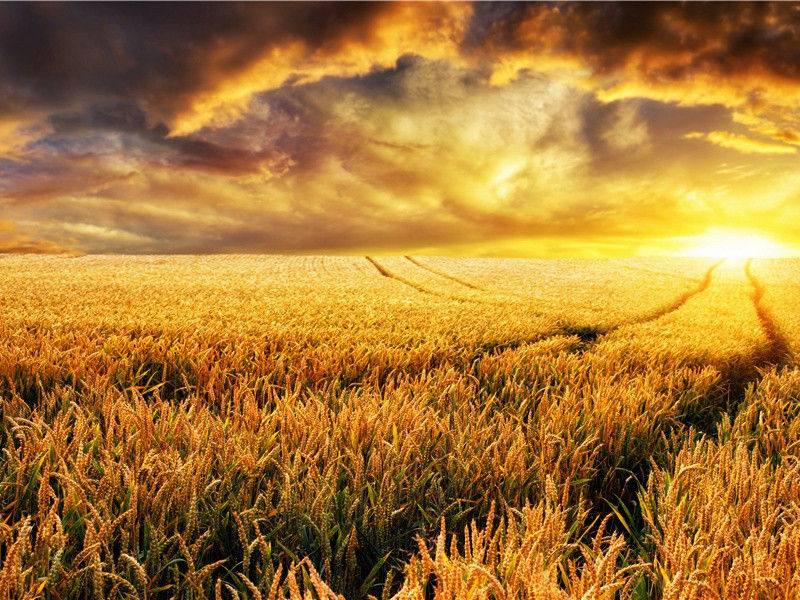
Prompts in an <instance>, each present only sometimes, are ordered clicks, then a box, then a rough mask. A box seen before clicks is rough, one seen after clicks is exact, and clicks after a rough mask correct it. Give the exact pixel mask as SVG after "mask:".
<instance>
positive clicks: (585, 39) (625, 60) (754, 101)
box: [465, 2, 800, 141]
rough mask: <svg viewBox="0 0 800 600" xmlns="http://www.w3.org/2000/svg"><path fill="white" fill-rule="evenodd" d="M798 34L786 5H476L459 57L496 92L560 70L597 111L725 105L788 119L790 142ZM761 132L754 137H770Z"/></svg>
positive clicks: (798, 16) (797, 21)
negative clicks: (479, 70)
mask: <svg viewBox="0 0 800 600" xmlns="http://www.w3.org/2000/svg"><path fill="white" fill-rule="evenodd" d="M798 28H800V11H798V10H797V7H796V6H795V5H793V4H791V3H749V2H742V3H734V4H725V5H720V4H717V3H666V2H658V3H606V2H596V3H594V2H593V3H568V4H560V5H552V4H545V3H541V4H526V5H516V6H514V7H513V8H507V7H506V8H496V7H491V6H485V5H479V6H478V8H477V9H476V13H475V16H474V18H473V25H472V28H471V31H470V33H469V34H468V36H467V38H466V40H465V49H466V51H467V52H470V53H471V54H472V56H474V57H476V59H478V60H482V61H484V63H486V64H487V65H488V67H489V68H491V69H492V70H493V74H492V80H493V81H494V82H495V83H497V84H504V83H507V82H508V81H510V80H513V79H514V78H516V77H518V76H519V74H520V73H523V72H526V71H543V70H551V71H558V70H561V71H562V76H566V77H568V78H570V79H572V80H574V81H577V82H580V83H581V85H583V86H585V87H586V88H587V89H591V90H593V91H594V93H595V94H596V95H597V97H598V98H599V99H600V100H602V101H604V102H611V101H615V100H620V99H625V98H651V99H655V100H659V101H662V102H676V103H680V104H683V105H696V104H722V105H724V106H727V107H731V108H735V109H737V111H741V112H742V113H747V114H749V115H750V116H751V118H755V119H759V118H761V119H765V120H766V121H770V120H772V119H773V118H774V117H775V116H776V115H777V114H778V113H783V114H784V115H785V114H787V113H790V112H794V116H792V117H791V118H790V119H789V120H790V126H789V128H788V129H789V130H791V132H792V133H791V135H795V131H796V129H797V118H796V108H797V98H798V97H800V96H799V94H800V44H798V41H799V40H798V35H797V31H798ZM763 125H764V124H763V123H762V127H760V131H758V133H760V134H762V135H770V134H772V133H773V132H771V131H770V130H769V127H764V126H763ZM786 130H787V128H786V127H783V128H775V131H774V134H776V135H775V137H777V138H779V139H780V133H781V132H785V131H786ZM770 137H772V135H770ZM783 137H784V141H787V140H786V139H785V135H784V136H783Z"/></svg>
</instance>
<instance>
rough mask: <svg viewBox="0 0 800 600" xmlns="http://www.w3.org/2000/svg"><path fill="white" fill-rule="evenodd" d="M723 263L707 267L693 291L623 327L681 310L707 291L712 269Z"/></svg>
mask: <svg viewBox="0 0 800 600" xmlns="http://www.w3.org/2000/svg"><path fill="white" fill-rule="evenodd" d="M723 261H724V259H723V260H720V261H717V262H716V263H714V264H713V265H711V266H710V267H709V269H708V271H706V272H705V274H704V275H703V279H702V280H700V283H699V284H698V285H697V287H695V288H694V289H691V290H689V291H688V292H686V293H685V294H683V295H681V296H679V297H678V298H676V299H675V301H674V302H673V303H672V304H669V305H667V306H665V307H663V308H661V309H659V310H657V311H655V312H654V313H651V314H649V315H646V316H644V317H642V318H641V319H637V320H635V321H630V322H628V323H625V325H640V324H642V323H649V322H650V321H655V320H656V319H660V318H661V317H663V316H664V315H668V314H669V313H671V312H675V311H676V310H678V309H679V308H681V307H682V306H683V305H684V304H686V302H688V301H689V299H690V298H692V297H694V296H696V295H697V294H699V293H701V292H704V291H706V290H707V289H708V286H709V285H711V276H712V274H713V273H714V269H716V268H717V267H718V266H720V265H721V264H722V263H723ZM618 327H621V325H620V326H618Z"/></svg>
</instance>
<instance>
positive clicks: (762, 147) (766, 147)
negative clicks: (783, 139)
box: [684, 131, 797, 154]
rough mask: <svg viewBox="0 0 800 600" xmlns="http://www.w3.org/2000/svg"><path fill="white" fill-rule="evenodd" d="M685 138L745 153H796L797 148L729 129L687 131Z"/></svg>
mask: <svg viewBox="0 0 800 600" xmlns="http://www.w3.org/2000/svg"><path fill="white" fill-rule="evenodd" d="M684 137H685V138H686V139H704V140H708V141H709V142H711V143H712V144H717V145H718V146H722V147H723V148H730V149H731V150H737V151H739V152H744V153H745V154H797V148H794V147H792V146H787V145H786V144H776V143H773V142H765V141H763V140H758V139H755V138H752V137H749V136H746V135H741V134H738V133H731V132H729V131H711V132H709V133H697V132H693V133H687V134H686V135H685V136H684Z"/></svg>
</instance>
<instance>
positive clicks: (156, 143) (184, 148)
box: [48, 103, 287, 175]
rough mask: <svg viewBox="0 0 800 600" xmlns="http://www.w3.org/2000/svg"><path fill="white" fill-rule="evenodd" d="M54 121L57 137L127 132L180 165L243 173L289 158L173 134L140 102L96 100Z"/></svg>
mask: <svg viewBox="0 0 800 600" xmlns="http://www.w3.org/2000/svg"><path fill="white" fill-rule="evenodd" d="M48 121H49V123H50V124H51V126H52V128H53V133H52V135H51V136H49V138H50V140H51V141H52V142H53V143H57V142H58V140H59V139H65V140H69V139H70V138H72V139H75V138H77V139H80V137H81V136H84V135H92V134H102V133H116V134H124V135H127V136H128V148H127V150H128V151H135V150H137V149H138V150H139V151H141V152H143V153H146V154H147V155H148V156H149V160H151V161H156V162H159V163H160V164H164V165H170V166H175V167H185V168H196V169H202V170H207V171H211V172H218V173H223V174H225V173H227V174H230V175H239V174H246V173H258V172H261V171H262V170H264V169H278V170H281V169H283V168H285V166H282V165H283V164H284V163H285V162H286V160H287V157H285V156H283V155H281V153H280V152H278V151H277V150H275V149H273V148H241V147H236V146H230V145H222V144H218V143H214V142H211V141H208V140H204V139H202V138H200V137H198V136H174V137H173V136H169V135H168V134H169V129H168V128H167V126H166V125H165V124H164V123H160V122H159V123H155V124H151V123H149V122H148V118H147V115H146V114H145V112H144V111H143V110H142V109H141V108H139V107H138V106H137V105H135V104H124V103H116V104H105V105H95V106H91V107H89V108H88V109H85V110H83V111H81V112H66V113H55V114H53V115H51V116H50V117H49V119H48ZM115 151H116V152H123V153H124V151H125V150H120V149H115Z"/></svg>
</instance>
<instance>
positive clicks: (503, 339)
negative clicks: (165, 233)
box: [0, 256, 800, 600]
mask: <svg viewBox="0 0 800 600" xmlns="http://www.w3.org/2000/svg"><path fill="white" fill-rule="evenodd" d="M798 272H800V261H794V260H754V261H752V262H751V263H750V262H744V261H734V260H728V261H724V262H718V261H717V260H716V259H624V260H512V259H508V260H505V259H503V260H501V259H446V258H431V257H410V258H409V257H374V258H364V257H349V258H345V257H341V258H337V257H296V258H288V257H266V256H240V257H221V256H210V257H190V256H185V257H183V256H180V257H91V256H90V257H83V258H64V257H30V256H15V257H12V256H5V257H0V309H1V311H0V334H2V339H3V341H4V343H3V344H2V345H0V394H1V396H0V416H1V417H2V427H1V428H0V441H1V442H2V448H3V455H2V459H0V510H1V511H2V513H0V560H2V572H0V600H4V599H6V598H38V597H47V598H101V597H102V598H172V597H175V598H224V599H228V598H236V597H239V598H261V597H263V598H284V597H286V598H289V597H291V598H293V599H295V600H298V599H299V598H300V597H301V596H302V595H304V594H305V595H306V596H308V597H310V598H320V599H322V598H328V597H334V596H333V594H341V595H343V596H344V597H345V598H347V599H348V600H350V599H353V600H358V599H361V598H365V597H366V596H367V595H374V596H376V597H379V598H380V597H383V598H390V597H395V598H398V599H418V600H422V599H424V598H437V599H442V600H444V599H452V600H467V599H468V598H469V599H471V598H497V599H501V598H508V599H511V598H515V599H520V600H522V599H532V598H537V599H538V598H542V599H544V598H547V599H550V598H553V599H555V598H571V599H572V598H574V599H580V598H585V599H587V600H588V599H601V598H602V599H609V600H610V599H613V598H629V597H632V598H638V599H645V598H656V599H660V598H671V599H672V598H675V599H690V598H726V599H734V598H735V599H742V598H751V599H762V598H766V599H772V598H775V599H777V598H786V599H789V598H797V597H798V596H800V461H799V460H798V459H800V370H798V369H797V368H796V366H795V365H796V364H797V362H798V358H797V352H798V351H799V349H800V311H798V303H800V283H798V281H797V273H798ZM287 570H290V572H289V573H288V574H287Z"/></svg>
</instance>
